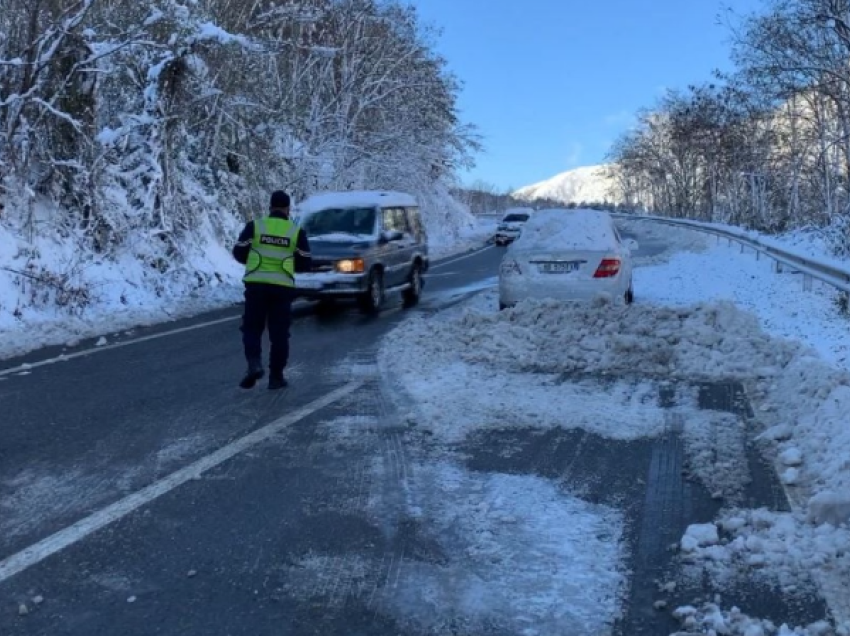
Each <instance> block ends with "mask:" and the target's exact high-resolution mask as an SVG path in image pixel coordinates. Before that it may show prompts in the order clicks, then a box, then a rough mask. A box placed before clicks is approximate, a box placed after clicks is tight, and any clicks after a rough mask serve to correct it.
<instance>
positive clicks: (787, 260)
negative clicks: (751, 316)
mask: <svg viewBox="0 0 850 636" xmlns="http://www.w3.org/2000/svg"><path fill="white" fill-rule="evenodd" d="M611 216H613V217H614V218H617V219H622V220H624V221H649V222H653V223H660V224H663V225H671V226H673V227H680V228H686V229H691V230H696V231H698V232H703V233H705V234H712V235H714V236H717V237H718V238H724V239H727V240H728V241H729V243H730V244H731V243H733V242H734V243H738V244H739V245H741V248H742V250H743V248H744V247H748V248H750V249H752V250H753V251H754V252H755V253H756V256H757V257H758V255H759V254H764V255H765V256H767V257H769V258H771V259H772V260H773V261H774V262H775V263H776V264H777V265H776V267H777V271H782V266H783V265H784V266H786V267H788V268H789V269H792V270H794V271H797V272H800V273H801V274H803V288H804V289H806V290H808V289H811V285H812V280H819V281H821V282H823V283H826V284H827V285H830V286H832V287H835V288H836V289H839V290H841V291H843V292H847V293H850V268H847V269H845V268H842V267H838V266H836V265H832V264H829V263H825V262H823V261H819V260H818V259H816V258H811V257H808V256H803V255H802V254H797V253H795V252H793V251H791V250H787V249H784V248H781V247H778V246H776V245H770V244H767V243H764V242H762V241H760V240H758V239H757V238H753V237H751V236H747V234H746V232H745V231H744V230H732V229H727V228H723V227H718V226H716V225H712V224H710V223H703V222H700V221H691V220H688V219H673V218H670V217H664V216H645V215H638V214H622V213H612V215H611Z"/></svg>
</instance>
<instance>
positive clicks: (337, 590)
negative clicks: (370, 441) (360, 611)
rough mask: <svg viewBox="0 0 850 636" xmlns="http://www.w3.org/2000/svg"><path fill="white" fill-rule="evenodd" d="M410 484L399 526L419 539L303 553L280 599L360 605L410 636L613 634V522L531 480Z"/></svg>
mask: <svg viewBox="0 0 850 636" xmlns="http://www.w3.org/2000/svg"><path fill="white" fill-rule="evenodd" d="M412 474H413V475H415V479H414V480H413V481H412V482H411V483H410V484H409V485H408V487H409V495H410V497H411V498H412V499H415V500H416V501H417V504H418V505H417V506H415V507H411V508H409V509H408V514H409V517H408V519H409V523H415V524H416V525H417V528H418V530H417V532H416V535H415V539H413V538H410V537H408V539H407V540H406V542H405V543H404V544H403V545H404V551H403V552H402V553H401V554H399V553H397V552H396V551H395V550H396V548H394V547H393V546H394V545H396V542H397V541H398V539H397V537H395V536H388V537H387V546H386V548H385V550H386V551H382V550H380V549H379V550H377V551H376V552H375V553H372V552H371V551H364V552H361V553H359V554H350V553H349V554H344V555H339V554H320V553H315V552H311V553H309V554H305V555H304V556H303V557H302V558H300V559H297V560H296V562H295V563H293V564H292V565H291V566H290V567H289V568H288V569H287V573H286V575H285V578H286V581H287V584H286V590H287V592H288V593H289V594H292V595H293V596H294V597H295V598H301V599H310V600H312V601H313V602H316V600H317V599H318V598H321V599H322V601H321V602H322V605H323V606H335V605H338V604H341V603H344V602H345V600H346V596H347V595H350V596H354V597H356V598H357V599H361V600H363V601H364V602H365V601H367V600H368V603H369V607H370V609H371V610H373V611H376V612H379V613H381V614H385V615H390V616H392V617H394V619H395V620H396V621H397V622H398V624H399V625H400V626H407V625H409V626H411V627H412V628H413V629H414V630H416V631H417V633H418V632H419V631H420V630H421V631H423V632H427V633H433V634H447V633H464V634H484V633H510V634H523V635H527V636H536V635H541V636H543V635H549V634H570V635H571V636H604V635H605V634H610V633H611V626H612V624H613V622H614V621H615V620H616V619H617V617H618V616H619V614H618V612H619V608H620V606H621V603H622V595H623V593H624V588H625V583H626V577H625V574H624V566H623V558H624V554H623V553H624V548H623V544H622V533H623V517H622V515H621V514H620V513H619V512H617V511H615V510H614V509H611V508H609V507H606V506H601V505H594V504H589V503H586V502H584V501H582V500H580V499H577V498H575V497H572V496H570V495H569V494H568V493H565V492H562V491H560V490H559V489H558V487H557V486H556V485H555V484H553V483H552V482H550V481H548V480H545V479H542V478H538V477H533V476H514V475H499V474H493V475H491V474H482V473H475V472H470V471H467V470H465V469H463V468H461V467H457V466H454V465H451V464H448V463H442V462H439V463H434V464H428V465H425V464H417V465H415V466H414V467H413V470H412ZM385 494H386V493H384V492H383V489H381V488H378V489H377V492H375V493H374V496H373V498H372V502H371V506H370V514H371V515H372V516H375V517H380V518H383V517H384V515H385V514H386V512H387V510H386V508H387V507H393V506H394V505H395V502H393V501H390V500H388V499H386V498H385ZM379 525H383V524H379ZM389 528H390V529H388V532H393V531H394V526H390V527H389ZM423 546H428V547H427V548H424V547H423Z"/></svg>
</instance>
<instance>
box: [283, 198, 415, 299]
mask: <svg viewBox="0 0 850 636" xmlns="http://www.w3.org/2000/svg"><path fill="white" fill-rule="evenodd" d="M294 212H295V218H296V219H297V221H298V223H299V224H300V225H301V228H302V230H303V231H305V232H307V236H308V238H309V239H310V252H311V256H312V260H313V269H312V271H311V272H310V273H305V274H297V275H296V278H295V285H296V288H297V290H298V292H299V295H300V296H303V297H306V298H312V299H316V300H328V299H336V298H354V299H356V300H357V301H358V304H359V305H360V309H361V310H362V311H363V312H365V313H376V312H378V311H380V310H381V307H382V306H383V304H384V300H385V299H386V296H387V294H389V293H391V292H401V295H402V298H403V301H404V305H405V306H406V307H410V306H413V305H415V304H417V303H418V302H419V297H420V295H421V294H422V287H423V285H424V278H423V275H424V274H425V272H427V271H428V266H429V257H428V237H427V234H426V232H425V227H424V225H423V223H422V217H421V214H420V212H419V205H418V203H417V202H416V199H415V198H413V197H412V196H410V195H408V194H404V193H401V192H380V191H359V192H329V193H325V194H320V195H315V196H313V197H310V198H308V199H306V200H305V201H303V202H302V203H300V204H299V205H298V206H296V208H295V210H294Z"/></svg>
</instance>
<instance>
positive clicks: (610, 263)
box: [593, 258, 620, 278]
mask: <svg viewBox="0 0 850 636" xmlns="http://www.w3.org/2000/svg"><path fill="white" fill-rule="evenodd" d="M619 273H620V259H619V258H603V259H602V262H601V263H599V267H597V268H596V272H595V273H594V274H593V277H594V278H613V277H614V276H616V275H617V274H619Z"/></svg>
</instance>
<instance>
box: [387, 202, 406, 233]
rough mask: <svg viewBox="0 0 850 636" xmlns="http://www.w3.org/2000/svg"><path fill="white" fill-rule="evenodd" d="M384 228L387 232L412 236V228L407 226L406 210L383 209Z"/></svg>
mask: <svg viewBox="0 0 850 636" xmlns="http://www.w3.org/2000/svg"><path fill="white" fill-rule="evenodd" d="M381 214H382V216H383V226H384V230H386V231H393V230H395V231H397V232H401V233H402V234H410V226H408V224H407V215H406V214H405V212H404V208H383V209H382V210H381Z"/></svg>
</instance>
